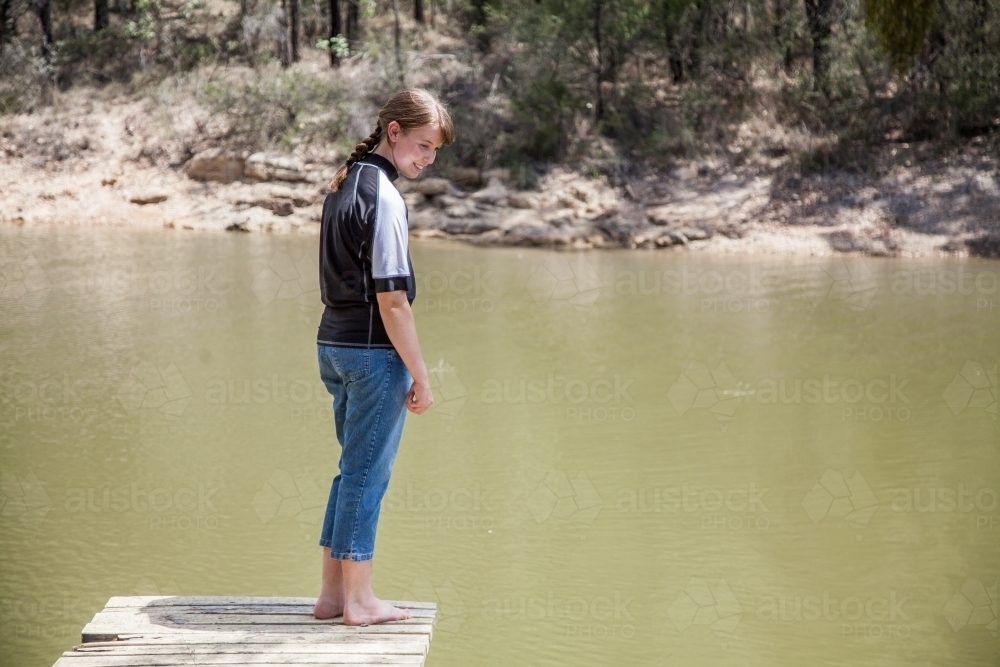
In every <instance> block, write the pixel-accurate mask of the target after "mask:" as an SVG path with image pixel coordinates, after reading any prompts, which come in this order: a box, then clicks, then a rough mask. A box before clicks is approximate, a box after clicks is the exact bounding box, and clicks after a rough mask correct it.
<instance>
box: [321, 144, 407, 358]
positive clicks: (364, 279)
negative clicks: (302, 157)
mask: <svg viewBox="0 0 1000 667" xmlns="http://www.w3.org/2000/svg"><path fill="white" fill-rule="evenodd" d="M396 177H397V173H396V168H395V167H393V166H392V163H391V162H389V160H387V159H385V158H384V157H382V156H381V155H376V154H374V153H369V154H368V155H367V156H365V157H364V158H362V159H361V160H360V161H358V162H357V163H355V164H353V165H351V168H350V170H348V172H347V178H346V179H344V182H343V183H342V184H341V185H340V189H339V190H337V191H336V192H331V193H329V194H328V195H327V196H326V200H325V201H324V202H323V219H322V227H321V230H320V237H319V239H320V240H319V285H320V291H321V293H322V297H323V303H324V304H325V305H326V310H325V311H324V312H323V319H322V320H321V321H320V325H319V334H318V336H317V342H318V343H320V344H321V345H343V346H347V347H392V342H391V341H390V340H389V335H388V334H387V333H386V331H385V325H384V324H383V323H382V316H381V314H380V313H379V308H378V301H377V300H376V298H375V294H376V293H377V292H393V291H396V290H405V291H406V298H407V300H408V301H409V302H410V303H413V299H414V298H415V297H416V295H417V289H416V280H415V278H414V275H413V264H412V262H411V261H410V252H409V244H408V231H409V228H408V226H407V213H406V204H405V203H404V202H403V198H402V196H400V194H399V191H398V190H396V186H394V185H393V184H392V182H393V181H394V180H396Z"/></svg>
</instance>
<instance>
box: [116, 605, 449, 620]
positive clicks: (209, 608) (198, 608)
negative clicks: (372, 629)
mask: <svg viewBox="0 0 1000 667" xmlns="http://www.w3.org/2000/svg"><path fill="white" fill-rule="evenodd" d="M404 608H405V607H404ZM103 611H104V612H108V613H121V614H148V615H159V614H177V613H184V614H202V615H209V614H289V615H291V614H298V615H302V616H312V614H313V605H265V604H252V605H251V604H248V605H236V604H232V605H223V604H220V605H209V604H203V605H170V606H163V607H156V606H148V607H105V608H104V610H103ZM408 611H409V612H410V615H411V616H423V617H431V616H434V614H436V613H437V609H428V608H425V607H414V608H411V609H408Z"/></svg>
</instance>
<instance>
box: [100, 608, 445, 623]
mask: <svg viewBox="0 0 1000 667" xmlns="http://www.w3.org/2000/svg"><path fill="white" fill-rule="evenodd" d="M408 611H409V612H410V618H408V619H406V620H404V621H393V623H426V622H429V621H430V620H431V619H433V618H434V616H435V615H436V614H437V611H436V610H433V609H411V610H408ZM97 615H98V616H101V617H107V618H118V619H122V620H126V619H129V618H137V619H149V620H165V621H173V622H176V623H272V624H273V623H309V624H310V625H312V624H316V623H335V624H342V623H343V622H344V619H343V617H342V616H337V617H336V618H326V619H317V618H315V617H313V615H312V610H309V611H308V612H306V611H295V612H292V611H289V612H283V611H282V612H277V613H269V612H266V611H259V612H254V613H250V614H246V613H243V612H242V611H241V610H231V611H228V610H227V611H218V612H217V611H201V610H198V609H196V608H190V607H180V608H177V609H176V610H175V609H173V608H171V609H156V610H152V609H150V610H147V609H146V608H143V607H140V608H139V609H105V610H103V611H100V612H98V614H97ZM196 619H207V620H196Z"/></svg>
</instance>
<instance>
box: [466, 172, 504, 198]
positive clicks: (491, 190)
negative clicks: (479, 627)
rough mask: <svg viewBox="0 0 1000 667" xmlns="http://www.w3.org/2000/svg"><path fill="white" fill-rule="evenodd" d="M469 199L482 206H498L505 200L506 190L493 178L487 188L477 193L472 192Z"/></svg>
mask: <svg viewBox="0 0 1000 667" xmlns="http://www.w3.org/2000/svg"><path fill="white" fill-rule="evenodd" d="M470 198H471V199H472V200H473V201H476V202H482V203H484V204H493V205H500V203H501V201H502V200H505V199H507V188H506V187H504V185H503V183H501V182H500V180H499V179H497V178H494V179H492V180H491V181H490V184H489V185H488V186H487V187H485V188H483V189H482V190H479V191H478V192H473V193H472V194H471V195H470Z"/></svg>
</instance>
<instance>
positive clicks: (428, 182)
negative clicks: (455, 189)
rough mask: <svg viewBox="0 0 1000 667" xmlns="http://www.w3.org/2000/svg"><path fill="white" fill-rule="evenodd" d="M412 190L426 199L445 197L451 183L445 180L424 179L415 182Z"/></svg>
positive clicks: (449, 190)
mask: <svg viewBox="0 0 1000 667" xmlns="http://www.w3.org/2000/svg"><path fill="white" fill-rule="evenodd" d="M413 189H414V190H416V191H417V192H419V193H420V194H422V195H426V196H428V197H433V196H434V195H446V194H448V193H449V192H451V183H449V182H448V179H446V178H425V179H424V180H421V181H417V184H416V185H415V186H414V188H413Z"/></svg>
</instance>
